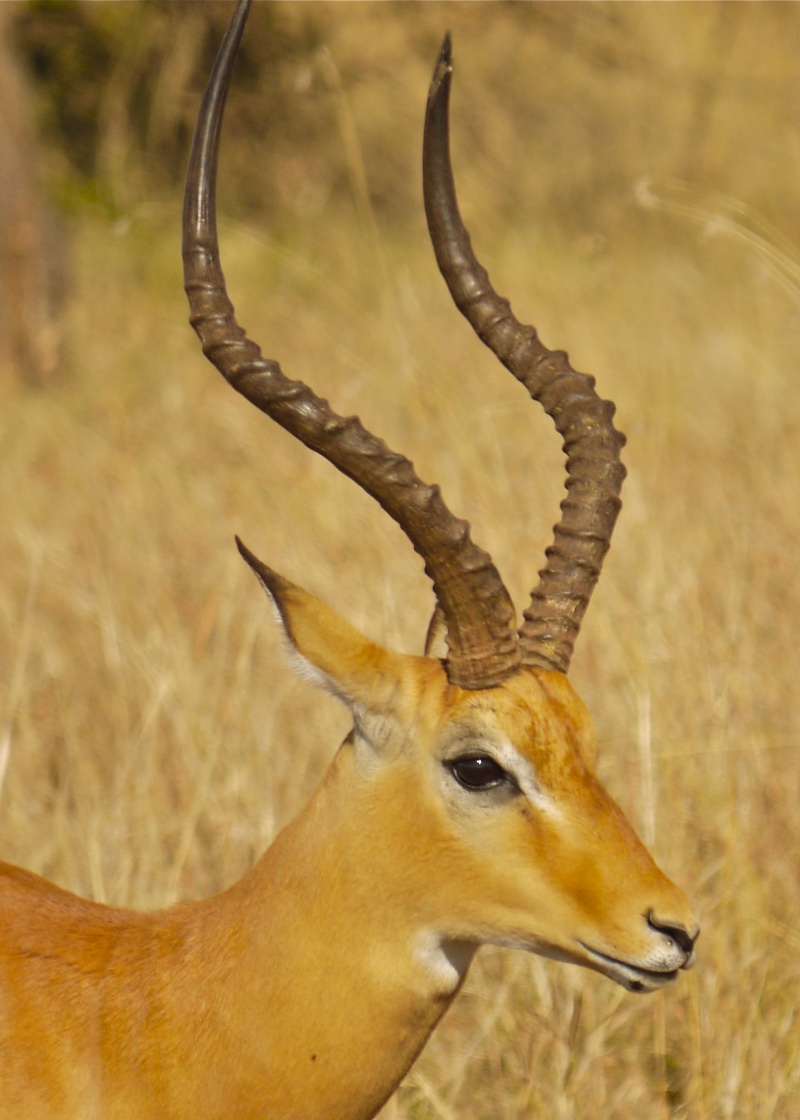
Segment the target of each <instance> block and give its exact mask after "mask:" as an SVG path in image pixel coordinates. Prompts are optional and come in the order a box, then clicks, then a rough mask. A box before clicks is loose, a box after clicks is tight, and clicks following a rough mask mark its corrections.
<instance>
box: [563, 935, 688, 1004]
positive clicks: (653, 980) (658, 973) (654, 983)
mask: <svg viewBox="0 0 800 1120" xmlns="http://www.w3.org/2000/svg"><path fill="white" fill-rule="evenodd" d="M579 944H580V946H581V948H582V949H583V950H584V952H586V953H587V954H588V956H589V963H591V966H592V967H593V968H595V969H596V970H597V971H598V972H602V973H603V974H604V975H606V976H608V977H609V978H610V979H611V980H616V982H617V983H618V984H621V985H622V987H623V988H627V989H628V991H629V992H655V991H657V990H658V989H659V988H666V986H667V985H668V984H671V983H672V982H673V980H675V979H677V976H678V972H679V971H680V970H681V969H685V968H691V966H692V965H693V964H694V953H690V954H689V955H688V956H686V957H685V959H684V960H683V962H682V963H680V964H678V965H677V966H676V967H673V968H644V967H643V966H642V965H639V964H633V963H631V962H630V961H623V960H620V959H619V958H618V957H610V956H608V955H607V954H606V953H601V952H600V951H599V950H598V949H592V947H591V946H590V945H587V944H585V942H583V941H581V942H579Z"/></svg>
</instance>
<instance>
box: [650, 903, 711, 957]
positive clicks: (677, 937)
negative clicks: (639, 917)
mask: <svg viewBox="0 0 800 1120" xmlns="http://www.w3.org/2000/svg"><path fill="white" fill-rule="evenodd" d="M647 924H648V925H649V926H650V928H651V929H653V930H655V931H656V933H660V934H661V935H662V936H663V937H667V938H669V939H670V941H674V942H675V944H676V945H677V946H678V948H679V949H680V950H681V951H682V952H683V953H685V954H686V964H685V965H684V966H683V967H686V966H687V965H689V963H690V962H691V960H692V956H693V954H694V947H695V943H696V942H697V938H698V937H699V936H700V927H699V926H697V925H696V926H695V927H694V928H693V929H692V930H689V929H687V928H686V926H685V925H684V924H683V922H677V921H675V920H674V919H664V918H661V917H658V916H657V915H655V914H654V913H653V911H652V910H651V911H650V913H649V914H648V915H647Z"/></svg>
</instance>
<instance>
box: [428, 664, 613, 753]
mask: <svg viewBox="0 0 800 1120" xmlns="http://www.w3.org/2000/svg"><path fill="white" fill-rule="evenodd" d="M460 699H461V702H460V703H459V704H458V706H457V709H456V711H455V712H453V713H452V714H451V719H450V723H451V726H452V727H453V730H454V733H456V734H465V735H475V736H487V737H490V738H496V739H497V740H499V741H502V742H507V743H510V744H511V745H512V746H513V747H514V748H515V749H516V750H517V751H518V752H519V754H520V755H522V756H523V757H525V758H528V759H529V760H530V761H531V762H534V763H535V764H536V766H537V768H538V769H540V770H541V768H542V767H543V766H546V764H547V763H548V762H549V763H553V762H556V761H559V762H563V759H564V757H565V755H567V756H569V755H572V754H573V753H577V754H578V755H580V756H581V757H584V758H585V757H587V752H588V751H589V750H590V747H591V744H592V743H593V732H592V727H591V722H590V720H589V717H588V714H587V712H586V709H585V707H584V705H583V704H582V702H581V701H580V699H579V698H578V696H577V695H576V693H575V692H574V691H573V689H572V687H571V686H570V684H569V682H568V681H567V679H566V677H565V676H564V675H563V674H561V673H545V672H540V671H538V670H533V669H525V670H522V671H521V672H520V673H518V674H517V675H516V676H515V677H512V678H511V680H509V681H506V682H505V683H504V684H503V685H501V686H500V687H499V688H493V689H486V690H485V691H481V692H471V693H464V694H463V695H462V697H461V698H460Z"/></svg>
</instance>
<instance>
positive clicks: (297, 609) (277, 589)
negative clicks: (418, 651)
mask: <svg viewBox="0 0 800 1120" xmlns="http://www.w3.org/2000/svg"><path fill="white" fill-rule="evenodd" d="M236 544H237V547H238V549H239V552H240V553H241V554H242V556H243V557H244V559H245V560H246V561H247V563H248V564H249V565H250V567H251V568H252V569H253V571H254V572H255V574H256V576H257V577H258V580H259V582H260V583H261V585H262V587H263V588H264V590H265V591H266V593H267V595H268V596H269V599H270V602H271V603H272V605H273V606H274V608H275V612H276V614H277V616H278V621H279V622H280V624H281V628H282V629H283V632H284V635H285V637H286V640H287V642H288V644H289V648H290V653H291V657H292V661H293V663H294V665H295V668H296V669H298V671H299V672H300V674H301V676H304V677H305V678H306V679H307V680H310V681H311V682H312V683H314V684H317V685H320V686H321V687H322V688H325V689H326V690H327V691H328V692H332V693H333V694H334V696H338V697H339V699H340V700H343V701H344V703H345V704H347V705H348V707H350V708H353V707H355V706H362V707H364V708H366V709H367V710H368V711H372V712H375V713H380V712H383V713H388V712H389V711H396V710H397V709H398V705H399V703H400V700H401V696H402V695H403V694H404V693H405V692H406V688H405V684H406V683H410V678H411V677H412V673H411V672H410V669H411V664H410V663H411V662H413V661H415V660H417V659H416V658H411V657H406V656H404V655H403V654H399V653H392V652H390V651H389V650H385V649H382V648H381V646H378V645H375V643H374V642H370V641H369V640H368V639H367V638H365V637H364V636H363V635H362V634H359V632H358V631H357V630H356V629H355V628H354V627H352V626H351V625H350V624H349V622H346V621H345V620H344V619H343V618H342V617H341V616H340V615H338V614H337V613H336V611H334V610H331V608H330V607H329V606H327V605H326V604H325V603H323V602H322V601H321V600H320V599H317V598H316V597H315V596H314V595H311V594H309V592H308V591H304V590H303V588H302V587H298V586H297V585H296V584H294V583H291V582H290V580H288V579H285V578H284V577H283V576H281V575H279V574H278V573H277V572H275V571H273V570H272V568H268V567H267V565H266V564H264V563H263V562H262V561H261V560H259V559H258V557H257V556H254V555H253V553H252V552H251V551H250V550H249V549H248V548H247V547H246V546H245V545H244V544H242V542H241V541H240V540H239V538H238V537H237V538H236Z"/></svg>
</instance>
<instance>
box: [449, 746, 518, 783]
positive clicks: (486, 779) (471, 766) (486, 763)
mask: <svg viewBox="0 0 800 1120" xmlns="http://www.w3.org/2000/svg"><path fill="white" fill-rule="evenodd" d="M447 766H448V768H449V770H450V772H451V773H452V775H453V777H454V778H455V779H456V781H457V782H458V783H459V785H462V786H463V787H464V789H469V790H480V789H494V787H495V786H499V785H501V783H503V782H510V781H511V778H509V776H508V774H507V773H506V772H505V770H504V769H503V768H502V766H498V764H497V763H496V762H495V760H494V759H493V758H490V757H489V755H487V754H473V755H467V756H466V757H464V758H454V759H452V760H451V761H450V762H448V763H447Z"/></svg>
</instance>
